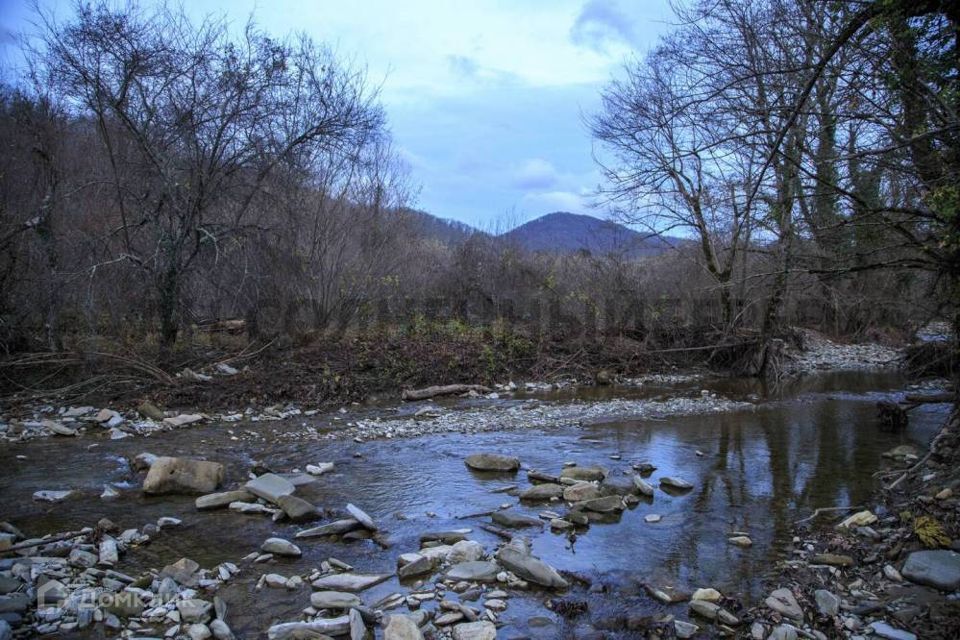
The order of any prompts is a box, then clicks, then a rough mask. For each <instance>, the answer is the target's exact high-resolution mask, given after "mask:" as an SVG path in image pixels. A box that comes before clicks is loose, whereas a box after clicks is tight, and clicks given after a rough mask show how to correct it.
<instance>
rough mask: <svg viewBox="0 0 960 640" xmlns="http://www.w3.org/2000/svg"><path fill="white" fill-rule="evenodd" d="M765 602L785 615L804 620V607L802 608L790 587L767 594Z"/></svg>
mask: <svg viewBox="0 0 960 640" xmlns="http://www.w3.org/2000/svg"><path fill="white" fill-rule="evenodd" d="M764 603H765V604H766V605H767V606H768V607H770V608H771V609H773V610H774V611H776V612H777V613H779V614H780V615H782V616H784V617H787V618H792V619H794V620H799V621H802V620H803V609H801V608H800V604H799V603H798V602H797V599H796V598H795V597H794V596H793V592H792V591H790V590H789V589H777V590H775V591H774V592H773V593H771V594H770V595H769V596H767V599H766V600H765V601H764Z"/></svg>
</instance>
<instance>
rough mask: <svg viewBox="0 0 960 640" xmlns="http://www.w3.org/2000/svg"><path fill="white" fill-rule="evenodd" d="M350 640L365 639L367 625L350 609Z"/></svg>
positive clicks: (355, 611) (360, 616) (359, 615)
mask: <svg viewBox="0 0 960 640" xmlns="http://www.w3.org/2000/svg"><path fill="white" fill-rule="evenodd" d="M348 617H349V618H350V640H364V639H365V638H366V637H367V625H366V623H364V621H363V616H362V615H361V614H360V612H359V611H357V610H356V609H350V613H349V615H348Z"/></svg>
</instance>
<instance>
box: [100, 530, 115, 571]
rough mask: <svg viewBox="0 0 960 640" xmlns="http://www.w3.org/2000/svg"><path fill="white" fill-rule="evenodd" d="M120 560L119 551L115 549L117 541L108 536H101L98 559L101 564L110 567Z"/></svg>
mask: <svg viewBox="0 0 960 640" xmlns="http://www.w3.org/2000/svg"><path fill="white" fill-rule="evenodd" d="M119 560H120V551H119V550H118V549H117V541H116V540H114V539H113V538H111V537H110V536H103V538H101V539H100V561H99V563H98V564H100V565H101V566H108V567H112V566H113V565H115V564H117V562H118V561H119Z"/></svg>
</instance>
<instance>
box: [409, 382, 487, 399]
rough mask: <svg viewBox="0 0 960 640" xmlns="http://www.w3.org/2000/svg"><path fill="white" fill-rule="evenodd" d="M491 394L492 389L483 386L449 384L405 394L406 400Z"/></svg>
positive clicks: (413, 390)
mask: <svg viewBox="0 0 960 640" xmlns="http://www.w3.org/2000/svg"><path fill="white" fill-rule="evenodd" d="M471 391H476V392H477V393H490V388H489V387H485V386H483V385H482V384H448V385H443V386H439V387H426V388H425V389H407V390H406V391H404V392H403V396H402V398H403V399H404V400H408V401H409V400H428V399H430V398H436V397H437V396H452V395H459V394H461V393H469V392H471Z"/></svg>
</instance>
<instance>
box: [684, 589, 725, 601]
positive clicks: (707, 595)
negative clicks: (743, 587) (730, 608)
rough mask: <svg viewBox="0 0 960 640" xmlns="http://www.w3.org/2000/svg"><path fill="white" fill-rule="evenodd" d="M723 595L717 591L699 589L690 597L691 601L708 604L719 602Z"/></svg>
mask: <svg viewBox="0 0 960 640" xmlns="http://www.w3.org/2000/svg"><path fill="white" fill-rule="evenodd" d="M721 598H723V595H721V593H720V592H719V591H717V590H716V589H697V590H696V591H694V592H693V595H692V596H690V599H691V600H706V601H707V602H719V601H720V600H721Z"/></svg>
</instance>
